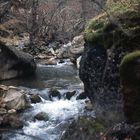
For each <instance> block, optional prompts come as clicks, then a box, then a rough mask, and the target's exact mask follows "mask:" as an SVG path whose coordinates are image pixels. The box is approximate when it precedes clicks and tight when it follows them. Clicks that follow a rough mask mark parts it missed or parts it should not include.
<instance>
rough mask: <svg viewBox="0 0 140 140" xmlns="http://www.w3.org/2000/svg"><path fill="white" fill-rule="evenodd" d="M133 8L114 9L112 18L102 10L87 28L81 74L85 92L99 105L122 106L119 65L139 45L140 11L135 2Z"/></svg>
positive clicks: (105, 107) (109, 107)
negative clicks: (109, 18) (135, 6)
mask: <svg viewBox="0 0 140 140" xmlns="http://www.w3.org/2000/svg"><path fill="white" fill-rule="evenodd" d="M114 3H115V2H114ZM114 3H113V6H114V5H115V4H114ZM116 3H117V2H116ZM118 4H119V3H117V4H116V6H117V5H118ZM110 8H114V9H115V6H114V7H110ZM131 8H132V9H131V10H130V11H129V9H128V10H126V11H125V10H124V11H121V13H119V12H118V11H115V12H114V11H113V10H114V9H112V12H114V13H111V14H113V19H112V21H110V20H108V18H107V15H106V13H103V14H101V15H99V16H97V17H96V18H94V19H93V20H92V21H91V22H90V23H89V25H88V26H87V28H86V29H85V34H84V38H85V41H86V43H85V50H84V54H83V56H82V59H81V62H80V70H79V75H80V78H81V80H82V81H83V83H84V88H85V93H86V94H87V95H88V97H89V98H90V99H91V100H92V102H93V103H95V104H97V105H98V108H99V107H101V108H104V109H103V110H106V111H108V110H110V109H111V110H114V109H117V108H120V107H121V106H120V104H121V98H122V97H121V94H120V90H119V89H120V75H119V65H120V62H121V60H122V58H123V56H124V55H125V54H126V53H128V52H132V51H134V50H136V49H139V45H138V44H140V41H139V39H138V38H139V37H140V32H139V31H140V26H139V25H140V20H139V15H140V14H139V12H138V11H137V10H136V9H135V8H133V4H132V6H131ZM120 10H122V9H120ZM136 44H137V45H136ZM113 108H114V109H113Z"/></svg>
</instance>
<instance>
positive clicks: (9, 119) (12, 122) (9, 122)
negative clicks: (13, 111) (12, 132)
mask: <svg viewBox="0 0 140 140" xmlns="http://www.w3.org/2000/svg"><path fill="white" fill-rule="evenodd" d="M2 126H4V127H9V126H10V127H11V128H13V129H21V128H22V127H23V122H22V121H21V120H20V119H19V117H18V116H17V115H6V116H4V118H3V121H2Z"/></svg>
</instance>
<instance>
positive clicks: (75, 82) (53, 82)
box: [2, 62, 85, 140]
mask: <svg viewBox="0 0 140 140" xmlns="http://www.w3.org/2000/svg"><path fill="white" fill-rule="evenodd" d="M2 84H4V85H8V86H16V87H19V88H21V89H24V90H28V91H30V93H32V94H39V95H40V96H41V97H42V102H41V103H36V104H32V107H31V108H30V109H27V110H25V111H24V112H23V113H21V118H22V119H23V120H24V121H25V125H24V127H23V129H22V130H16V131H13V132H8V133H6V134H4V137H3V140H61V137H62V134H63V133H64V131H65V130H66V128H67V127H68V125H69V124H70V122H71V121H72V120H73V119H76V118H77V117H79V116H81V115H83V114H85V109H84V108H85V100H76V96H77V95H78V94H79V93H81V92H82V91H83V84H82V82H81V81H80V79H79V78H78V70H77V69H76V68H75V67H74V66H73V65H72V64H71V63H70V62H66V63H64V64H57V65H55V66H54V65H51V66H50V65H48V66H46V65H40V64H38V66H37V71H36V75H35V76H33V77H29V78H22V79H13V80H8V81H4V82H3V83H2ZM51 88H56V89H58V90H59V91H60V93H61V99H54V101H50V100H49V98H48V91H49V90H50V89H51ZM68 91H76V93H77V94H76V95H75V96H73V97H72V98H71V99H70V100H67V99H66V98H65V97H64V93H66V92H68ZM39 112H45V113H47V115H48V117H49V120H48V121H38V120H34V119H33V117H34V116H35V115H36V114H37V113H39Z"/></svg>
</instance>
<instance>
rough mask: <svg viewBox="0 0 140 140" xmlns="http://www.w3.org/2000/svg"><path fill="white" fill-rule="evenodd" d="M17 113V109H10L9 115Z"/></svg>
mask: <svg viewBox="0 0 140 140" xmlns="http://www.w3.org/2000/svg"><path fill="white" fill-rule="evenodd" d="M16 113H17V111H16V110H15V109H10V110H8V114H16Z"/></svg>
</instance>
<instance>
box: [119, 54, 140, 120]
mask: <svg viewBox="0 0 140 140" xmlns="http://www.w3.org/2000/svg"><path fill="white" fill-rule="evenodd" d="M120 76H121V83H122V92H123V96H124V97H123V99H124V112H125V115H126V118H127V120H128V122H130V123H133V122H140V51H135V52H132V53H129V54H127V55H126V56H124V58H123V60H122V62H121V65H120Z"/></svg>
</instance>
